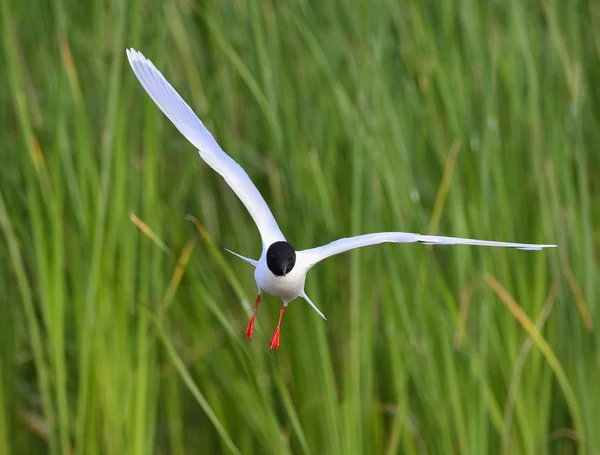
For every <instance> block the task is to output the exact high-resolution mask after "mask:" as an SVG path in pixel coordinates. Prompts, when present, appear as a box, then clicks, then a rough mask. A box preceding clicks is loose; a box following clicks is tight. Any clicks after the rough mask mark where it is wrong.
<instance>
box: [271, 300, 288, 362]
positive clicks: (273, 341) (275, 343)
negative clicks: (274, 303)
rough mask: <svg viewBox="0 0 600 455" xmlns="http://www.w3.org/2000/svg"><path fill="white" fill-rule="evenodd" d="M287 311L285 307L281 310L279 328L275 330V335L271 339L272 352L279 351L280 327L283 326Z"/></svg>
mask: <svg viewBox="0 0 600 455" xmlns="http://www.w3.org/2000/svg"><path fill="white" fill-rule="evenodd" d="M284 311H285V307H284V306H282V307H281V310H279V321H277V328H276V329H275V333H274V334H273V337H272V338H271V344H270V347H269V349H271V351H277V349H279V332H280V330H279V327H280V326H281V318H282V317H283V312H284Z"/></svg>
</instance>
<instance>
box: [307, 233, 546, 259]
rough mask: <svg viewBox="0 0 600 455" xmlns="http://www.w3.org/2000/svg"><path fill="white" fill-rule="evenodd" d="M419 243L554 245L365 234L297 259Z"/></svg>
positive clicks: (536, 247) (525, 247)
mask: <svg viewBox="0 0 600 455" xmlns="http://www.w3.org/2000/svg"><path fill="white" fill-rule="evenodd" d="M414 242H420V243H423V244H424V245H475V246H496V247H504V248H516V249H519V250H527V251H533V250H541V249H543V248H554V247H556V245H538V244H533V243H508V242H495V241H492V240H475V239H463V238H460V237H442V236H437V235H421V234H412V233H410V232H378V233H376V234H365V235H359V236H356V237H348V238H345V239H339V240H336V241H334V242H331V243H328V244H327V245H323V246H319V247H316V248H311V249H310V250H303V251H299V252H298V253H297V254H298V257H301V258H302V261H303V262H304V263H306V264H309V265H310V266H312V265H314V264H316V263H317V262H320V261H322V260H323V259H325V258H328V257H330V256H334V255H336V254H340V253H343V252H345V251H348V250H353V249H355V248H360V247H363V246H369V245H377V244H379V243H414Z"/></svg>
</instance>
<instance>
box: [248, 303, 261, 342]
mask: <svg viewBox="0 0 600 455" xmlns="http://www.w3.org/2000/svg"><path fill="white" fill-rule="evenodd" d="M259 303H260V294H258V296H257V297H256V306H255V307H254V312H253V313H252V317H251V318H250V322H249V323H248V328H247V329H246V335H245V336H246V338H248V341H250V340H251V339H252V331H253V330H254V320H255V319H256V310H258V304H259Z"/></svg>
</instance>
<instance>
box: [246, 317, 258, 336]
mask: <svg viewBox="0 0 600 455" xmlns="http://www.w3.org/2000/svg"><path fill="white" fill-rule="evenodd" d="M255 319H256V316H254V315H252V317H251V318H250V322H249V323H248V328H247V329H246V335H245V336H246V338H247V339H248V341H250V340H251V339H252V331H253V330H254V320H255Z"/></svg>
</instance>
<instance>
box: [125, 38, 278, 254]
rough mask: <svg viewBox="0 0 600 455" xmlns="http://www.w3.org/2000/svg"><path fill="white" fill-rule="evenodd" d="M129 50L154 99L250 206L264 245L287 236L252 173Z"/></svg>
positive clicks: (150, 65)
mask: <svg viewBox="0 0 600 455" xmlns="http://www.w3.org/2000/svg"><path fill="white" fill-rule="evenodd" d="M126 52H127V58H128V59H129V64H130V65H131V68H132V69H133V72H134V73H135V75H136V77H137V78H138V80H139V81H140V82H141V84H142V86H143V87H144V89H145V90H146V92H148V95H150V98H152V101H154V102H155V103H156V105H157V106H158V107H159V108H160V110H161V111H162V112H163V113H164V114H165V115H166V116H167V117H168V119H169V120H171V122H173V124H174V125H175V127H176V128H177V129H178V130H179V132H180V133H181V134H183V135H184V136H185V138H186V139H187V140H188V141H190V142H191V143H192V144H193V145H194V146H195V147H196V148H197V149H198V151H199V153H200V157H201V158H202V159H203V160H204V161H206V163H207V164H208V165H209V166H210V167H212V168H213V169H214V170H215V171H217V172H218V173H219V174H221V176H222V177H223V178H224V179H225V181H226V182H227V183H228V184H229V186H230V187H231V189H232V190H233V191H234V192H235V194H237V196H238V197H239V198H240V200H241V201H242V202H243V204H244V205H245V206H246V209H248V212H250V216H251V217H252V219H253V220H254V223H255V224H256V226H257V227H258V230H259V231H260V236H261V238H262V242H263V248H266V247H268V246H269V245H271V244H272V243H273V242H277V241H279V240H285V237H284V236H283V234H282V233H281V230H280V229H279V226H278V225H277V221H275V218H274V217H273V214H272V213H271V211H270V210H269V207H268V206H267V203H266V202H265V200H264V199H263V198H262V196H261V195H260V193H259V192H258V190H257V189H256V187H255V186H254V184H253V183H252V181H251V180H250V177H248V174H246V172H245V171H244V170H243V169H242V168H241V166H240V165H239V164H237V163H236V162H235V161H233V159H231V157H229V155H227V154H226V153H225V152H224V151H223V150H222V149H221V147H219V144H217V141H215V139H214V138H213V136H212V135H211V134H210V132H209V131H208V130H207V129H206V127H205V126H204V124H203V123H202V122H201V121H200V119H199V118H198V117H197V116H196V114H194V112H193V111H192V109H191V108H190V107H189V106H188V105H187V103H186V102H185V101H183V99H182V98H181V96H179V94H178V93H177V92H176V91H175V89H174V88H173V87H172V86H171V84H169V82H168V81H167V80H166V79H165V77H164V76H163V75H162V74H161V72H160V71H158V70H157V69H156V67H155V66H154V64H153V63H152V62H151V61H150V60H148V59H147V58H146V57H144V56H143V55H142V54H141V53H140V52H138V51H136V50H134V49H127V51H126Z"/></svg>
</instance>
